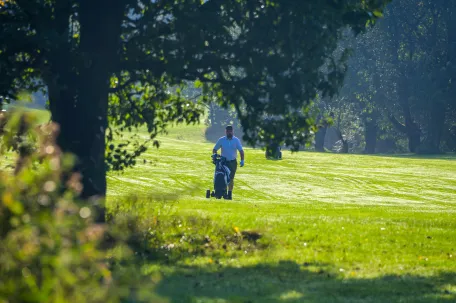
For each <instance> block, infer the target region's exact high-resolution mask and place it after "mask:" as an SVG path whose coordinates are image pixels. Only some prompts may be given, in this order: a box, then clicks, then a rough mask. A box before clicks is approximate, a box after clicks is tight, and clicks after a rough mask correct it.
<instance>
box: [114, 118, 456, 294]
mask: <svg viewBox="0 0 456 303" xmlns="http://www.w3.org/2000/svg"><path fill="white" fill-rule="evenodd" d="M203 131H204V127H203V126H192V127H178V128H175V129H173V130H172V131H171V132H170V134H169V135H168V136H166V137H163V138H161V142H162V147H161V148H160V149H159V150H156V149H151V150H150V151H148V153H147V154H146V155H145V156H144V157H143V158H144V159H146V160H147V161H148V162H147V163H141V164H139V165H138V166H137V167H136V168H135V169H131V170H128V171H126V172H125V173H123V174H117V173H112V174H110V175H109V178H108V182H109V202H110V203H111V204H112V203H114V202H113V201H115V200H117V199H116V198H118V197H120V196H124V195H126V194H132V193H134V194H136V195H138V196H139V197H144V198H145V197H148V196H151V195H157V194H160V193H163V194H172V195H177V196H178V197H177V203H173V204H172V206H171V208H172V209H173V211H174V212H176V213H178V214H184V215H195V214H197V215H199V216H203V217H208V218H210V219H212V220H214V221H215V222H217V223H218V224H220V225H224V226H236V227H239V228H240V229H241V230H244V229H254V230H258V231H260V232H262V233H263V234H265V235H266V237H268V238H269V239H270V241H271V243H272V245H271V247H270V248H268V249H266V250H252V251H248V250H246V251H245V252H244V254H243V256H242V257H239V258H228V257H227V258H224V257H223V256H222V257H219V258H218V259H217V260H215V261H214V260H212V259H209V258H207V257H202V256H199V257H195V258H191V259H185V260H183V261H182V262H180V263H179V264H177V265H168V266H165V265H162V266H159V267H156V266H153V265H150V266H149V267H148V266H145V270H146V271H147V272H148V274H150V277H151V278H150V279H151V280H150V285H149V287H148V290H149V291H151V292H154V293H155V295H154V296H156V297H155V301H158V302H168V301H169V302H186V301H195V302H200V301H201V302H206V301H207V302H226V301H229V302H249V301H254V302H282V301H283V302H397V301H403V302H453V301H456V158H454V157H451V156H450V157H447V158H445V159H424V158H408V157H381V156H362V155H337V154H318V153H309V152H301V153H297V154H291V153H289V152H284V160H282V161H267V160H265V158H264V156H263V152H262V151H260V150H253V149H247V150H246V166H245V167H243V168H238V175H237V178H236V185H235V192H234V200H233V201H225V200H215V199H211V200H207V199H206V198H205V197H204V193H205V189H207V188H209V187H210V186H211V182H212V174H213V165H212V164H211V163H210V152H211V149H212V144H211V143H207V142H205V140H204V137H203ZM145 200H146V199H144V201H145ZM143 205H146V206H145V208H147V207H148V206H147V204H143ZM150 207H151V208H153V207H154V206H153V205H152V202H151V206H150ZM146 212H147V210H146ZM177 244H178V243H177Z"/></svg>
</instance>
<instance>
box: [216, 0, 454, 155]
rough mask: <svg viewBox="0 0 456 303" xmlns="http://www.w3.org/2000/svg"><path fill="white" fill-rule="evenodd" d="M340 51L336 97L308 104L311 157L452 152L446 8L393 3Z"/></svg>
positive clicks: (444, 2) (443, 0)
mask: <svg viewBox="0 0 456 303" xmlns="http://www.w3.org/2000/svg"><path fill="white" fill-rule="evenodd" d="M347 47H348V48H351V49H352V51H353V52H352V55H351V57H350V59H349V61H348V71H347V74H346V76H345V79H344V83H343V86H342V88H341V90H340V91H339V93H338V94H337V96H334V97H333V98H315V99H314V100H313V105H312V106H313V107H314V109H315V116H316V119H317V121H318V122H317V124H318V126H319V131H318V132H317V133H316V134H315V136H314V137H313V141H314V145H313V146H312V147H311V148H312V149H315V150H317V151H325V150H333V151H336V152H365V153H369V154H373V153H400V152H412V153H440V152H448V151H455V150H456V88H455V76H456V3H455V2H454V1H450V0H436V1H431V0H428V1H419V0H397V1H393V2H392V3H391V4H390V5H388V6H387V8H386V9H385V11H384V15H383V18H382V19H381V20H379V21H378V22H377V24H376V26H375V27H373V28H370V29H369V30H368V31H367V32H366V33H364V34H362V35H359V36H357V37H353V36H350V35H347V36H346V37H345V39H344V40H342V41H340V42H339V48H340V49H339V50H336V52H337V51H341V49H342V48H347ZM217 110H219V109H217V108H216V109H215V110H213V111H211V112H215V113H217ZM227 113H228V112H227ZM227 113H225V115H227ZM234 118H235V117H234ZM324 118H330V119H331V120H332V122H333V123H332V124H331V125H330V124H328V123H327V122H325V121H326V120H325V119H324Z"/></svg>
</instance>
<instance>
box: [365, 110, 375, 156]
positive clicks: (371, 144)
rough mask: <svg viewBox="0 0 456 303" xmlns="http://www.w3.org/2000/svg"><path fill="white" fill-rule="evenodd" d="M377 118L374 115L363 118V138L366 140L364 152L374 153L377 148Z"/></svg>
mask: <svg viewBox="0 0 456 303" xmlns="http://www.w3.org/2000/svg"><path fill="white" fill-rule="evenodd" d="M377 131H378V126H377V119H376V117H374V116H370V117H368V118H365V120H364V139H365V140H366V147H365V149H364V153H366V154H375V150H376V148H377Z"/></svg>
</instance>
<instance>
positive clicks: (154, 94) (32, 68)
mask: <svg viewBox="0 0 456 303" xmlns="http://www.w3.org/2000/svg"><path fill="white" fill-rule="evenodd" d="M387 2H388V1H386V0H369V1H355V0H346V1H333V0H327V1H321V0H314V1H305V2H303V1H293V0H288V1H273V0H248V1H241V0H239V1H232V0H224V1H212V0H208V1H200V0H198V1H196V0H152V1H138V0H81V1H76V0H62V1H55V0H14V1H3V2H2V3H1V7H0V23H1V24H2V27H1V28H0V70H1V74H2V77H1V79H0V95H1V96H3V97H7V96H9V97H10V98H14V96H15V94H16V93H17V92H18V91H20V90H24V89H28V90H38V89H45V90H46V91H47V93H48V95H49V108H50V111H51V114H52V120H53V121H54V122H57V123H58V124H59V125H60V135H59V137H58V141H57V142H58V144H59V145H60V146H61V148H62V150H63V151H65V152H71V153H74V154H75V155H76V156H77V157H78V159H79V164H78V166H77V169H78V170H79V171H80V172H81V173H82V174H83V185H84V190H83V197H90V196H93V195H101V196H103V195H104V194H105V192H106V177H105V174H106V168H107V166H106V164H105V158H106V156H107V155H108V160H109V158H110V157H111V163H115V162H116V161H121V162H122V161H131V163H129V164H133V163H134V157H135V155H137V154H139V153H141V150H143V149H144V148H145V147H144V146H140V147H138V148H137V149H136V150H135V152H134V154H132V155H131V154H130V155H129V154H128V153H127V151H126V150H124V149H123V148H122V146H120V148H119V146H117V147H115V146H114V145H113V144H112V143H108V144H106V142H107V141H108V142H109V141H112V140H114V136H115V134H116V132H115V131H116V130H117V129H123V128H125V129H132V128H135V127H139V126H143V125H145V126H147V128H148V131H149V132H150V134H151V139H154V138H155V137H156V135H157V134H158V133H159V132H160V131H162V130H163V129H165V128H166V126H167V125H168V124H169V123H171V122H173V121H176V122H187V123H191V122H196V121H198V120H199V116H200V114H201V113H202V108H201V107H200V106H199V105H198V102H192V101H194V100H188V98H185V96H183V95H182V94H181V90H182V88H183V87H184V86H185V85H188V83H194V84H195V85H196V86H197V87H200V88H201V89H202V92H203V93H202V95H201V96H200V97H199V101H200V102H205V101H207V98H208V96H209V95H210V94H212V95H216V96H217V100H218V102H219V103H220V104H221V105H222V106H228V105H233V106H234V107H235V109H236V111H237V114H238V116H239V119H240V122H241V124H242V126H243V129H244V139H245V140H247V141H248V143H250V144H253V145H255V144H258V143H262V142H268V141H269V140H270V139H271V136H274V139H275V140H277V141H278V142H281V143H285V144H286V145H288V146H290V147H292V148H293V149H297V148H298V147H299V146H300V144H303V143H304V142H305V141H306V140H307V139H308V135H309V130H310V127H311V125H312V124H313V121H312V120H311V119H309V115H308V114H307V105H308V102H309V101H310V100H312V99H313V98H315V97H316V95H317V93H318V92H321V93H322V94H323V95H333V94H334V93H335V92H336V91H337V89H338V88H339V86H340V85H341V84H342V80H343V75H344V72H345V69H346V67H345V61H346V56H345V55H343V56H335V55H334V51H335V50H336V48H337V45H338V41H339V39H340V38H341V36H342V34H343V32H344V31H346V30H347V28H351V29H352V30H353V31H354V32H355V33H359V32H360V31H362V30H363V29H364V28H365V27H366V25H367V24H369V23H371V22H374V21H375V19H377V18H378V17H380V16H381V15H382V13H381V11H382V9H383V7H384V5H385V4H386V3H387ZM5 100H6V99H4V98H3V99H2V102H5ZM265 117H270V119H265ZM272 129H273V130H274V132H271V131H270V130H272ZM272 134H273V135H272ZM107 151H108V152H107ZM109 151H110V152H109ZM108 163H109V161H108ZM115 165H121V164H119V162H117V164H114V166H115Z"/></svg>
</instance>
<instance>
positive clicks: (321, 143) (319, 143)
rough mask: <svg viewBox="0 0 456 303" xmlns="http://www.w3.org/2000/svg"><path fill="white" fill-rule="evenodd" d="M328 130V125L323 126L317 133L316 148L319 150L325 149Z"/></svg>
mask: <svg viewBox="0 0 456 303" xmlns="http://www.w3.org/2000/svg"><path fill="white" fill-rule="evenodd" d="M327 130H328V127H327V126H322V127H321V128H319V129H318V131H317V133H316V134H315V150H316V151H318V152H324V151H325V138H326V131H327Z"/></svg>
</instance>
